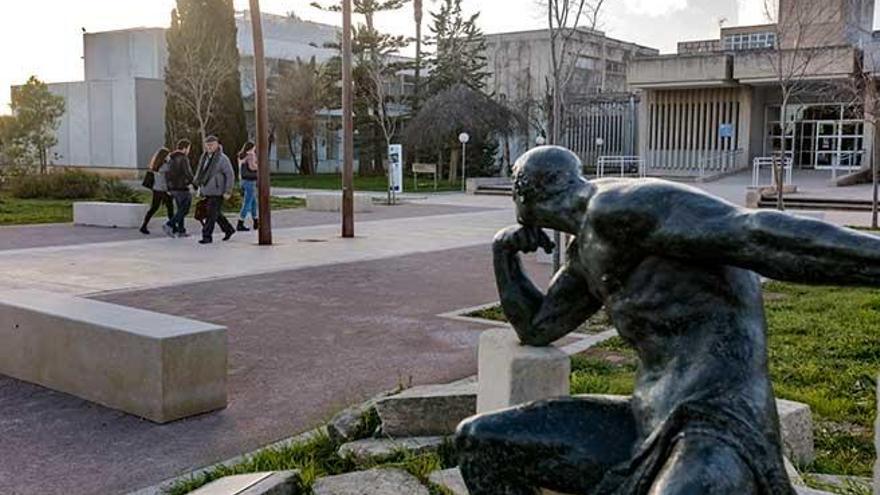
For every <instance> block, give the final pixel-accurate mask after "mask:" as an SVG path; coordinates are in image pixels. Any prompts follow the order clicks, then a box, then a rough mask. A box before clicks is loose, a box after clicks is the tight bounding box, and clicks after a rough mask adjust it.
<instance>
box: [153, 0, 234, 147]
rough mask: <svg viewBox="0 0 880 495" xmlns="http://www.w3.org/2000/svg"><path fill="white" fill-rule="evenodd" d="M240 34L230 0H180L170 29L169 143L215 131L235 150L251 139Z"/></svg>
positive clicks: (197, 139) (167, 80) (167, 77)
mask: <svg viewBox="0 0 880 495" xmlns="http://www.w3.org/2000/svg"><path fill="white" fill-rule="evenodd" d="M237 34H238V30H237V28H236V25H235V9H234V7H233V4H232V0H177V8H176V9H175V10H173V11H172V13H171V28H170V29H169V30H168V34H167V41H168V66H167V69H166V73H165V84H166V95H167V101H166V108H165V127H166V141H167V142H168V144H169V145H170V144H173V143H174V141H176V140H178V139H180V138H189V139H191V140H192V141H193V142H194V143H199V145H200V144H201V141H202V139H204V137H205V135H209V134H215V135H217V136H218V137H219V138H220V141H221V142H222V143H223V145H224V147H225V148H226V151H227V153H235V152H237V151H238V149H239V148H240V147H241V146H242V144H243V143H244V142H245V141H246V140H247V126H246V121H245V114H244V102H243V101H242V95H241V74H240V72H239V63H240V60H239V53H238V43H237V40H238V36H237ZM199 145H197V146H196V148H200V146H199Z"/></svg>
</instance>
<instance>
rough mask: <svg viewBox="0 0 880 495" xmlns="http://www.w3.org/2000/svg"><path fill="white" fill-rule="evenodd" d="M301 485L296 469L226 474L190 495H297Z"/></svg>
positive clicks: (299, 492)
mask: <svg viewBox="0 0 880 495" xmlns="http://www.w3.org/2000/svg"><path fill="white" fill-rule="evenodd" d="M301 486H302V480H301V478H300V476H299V472H298V471H276V472H265V473H253V474H240V475H235V476H226V477H224V478H220V479H219V480H216V481H213V482H211V483H209V484H207V485H205V486H203V487H201V488H199V489H198V490H196V491H194V492H192V494H191V495H299V494H301V493H304V492H303V491H302V489H301Z"/></svg>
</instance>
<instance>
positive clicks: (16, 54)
mask: <svg viewBox="0 0 880 495" xmlns="http://www.w3.org/2000/svg"><path fill="white" fill-rule="evenodd" d="M763 1H764V0H607V1H606V4H607V5H608V8H607V10H606V13H605V16H604V21H603V25H602V28H603V29H604V30H605V31H606V32H607V33H608V35H610V36H613V37H616V38H619V39H623V40H627V41H634V42H637V43H640V44H643V45H647V46H652V47H655V48H659V49H660V50H662V51H664V52H671V51H674V50H675V46H676V42H678V41H680V40H691V39H704V38H706V39H708V38H713V37H717V36H718V24H719V22H722V21H723V22H725V24H727V25H734V24H754V23H761V22H763V19H762V17H763V16H762V14H761V12H762V8H761V5H762V4H763ZM310 3H311V0H262V1H261V5H262V8H263V10H264V11H266V12H274V13H280V14H284V13H287V12H290V11H293V12H295V13H296V14H297V15H298V16H300V17H302V18H304V19H308V20H313V21H318V22H325V23H330V24H340V22H341V19H339V15H338V14H328V13H325V12H321V11H318V10H316V9H314V8H312V7H310V6H309V4H310ZM247 4H248V0H235V6H236V8H238V9H244V8H246V7H247ZM463 4H464V6H465V9H466V10H468V11H470V12H473V11H475V10H477V9H479V10H481V12H482V13H481V16H480V23H481V27H482V28H483V30H484V31H485V32H487V33H496V32H503V31H512V30H521V29H535V28H541V27H544V23H545V20H544V17H543V15H542V14H541V6H540V0H464V2H463ZM174 5H175V0H0V13H2V14H3V15H2V16H0V17H2V18H3V19H4V20H5V21H7V22H4V23H3V29H0V47H2V49H0V113H8V111H9V108H8V104H9V86H10V85H13V84H21V83H23V82H24V81H25V80H27V78H28V77H29V76H30V75H36V76H37V77H39V78H40V79H42V80H44V81H47V82H60V81H75V80H81V79H82V77H83V67H82V28H85V29H86V30H88V31H90V32H95V31H105V30H112V29H122V28H129V27H136V26H167V25H168V22H169V17H170V12H171V9H172V8H173V7H174ZM425 5H426V8H427V9H428V10H433V9H434V8H436V7H437V2H436V0H427V1H426V2H425ZM410 9H411V7H410V6H409V5H408V6H407V8H404V9H403V10H401V11H398V12H394V13H389V14H385V15H383V16H382V17H381V18H380V19H378V24H379V26H380V27H381V28H382V29H385V30H386V31H389V32H392V33H400V34H407V35H412V34H413V32H412V31H413V29H414V28H413V23H412V21H411V19H412V12H411V10H410ZM425 18H426V23H427V22H429V20H430V16H427V15H426V16H425Z"/></svg>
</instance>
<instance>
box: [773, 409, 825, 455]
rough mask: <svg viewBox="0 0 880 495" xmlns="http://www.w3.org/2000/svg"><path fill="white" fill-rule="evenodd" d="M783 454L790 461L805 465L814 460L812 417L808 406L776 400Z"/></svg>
mask: <svg viewBox="0 0 880 495" xmlns="http://www.w3.org/2000/svg"><path fill="white" fill-rule="evenodd" d="M776 410H777V411H778V412H779V430H780V433H782V447H783V453H784V454H785V455H786V457H788V458H789V459H791V460H792V461H794V462H796V463H798V464H801V465H806V464H810V463H811V462H813V461H814V460H815V458H816V455H815V451H814V450H813V415H812V414H811V412H810V406H808V405H806V404H801V403H799V402H792V401H789V400H782V399H777V400H776Z"/></svg>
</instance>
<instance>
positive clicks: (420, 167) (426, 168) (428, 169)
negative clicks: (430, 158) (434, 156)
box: [412, 163, 438, 191]
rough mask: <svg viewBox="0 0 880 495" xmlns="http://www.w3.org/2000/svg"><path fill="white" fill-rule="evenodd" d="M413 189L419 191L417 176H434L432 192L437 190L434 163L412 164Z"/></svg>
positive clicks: (435, 165)
mask: <svg viewBox="0 0 880 495" xmlns="http://www.w3.org/2000/svg"><path fill="white" fill-rule="evenodd" d="M412 172H413V186H414V187H413V189H414V190H418V189H419V174H423V175H424V174H430V175H433V176H434V190H435V191H436V190H437V175H438V171H437V164H436V163H413V165H412Z"/></svg>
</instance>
